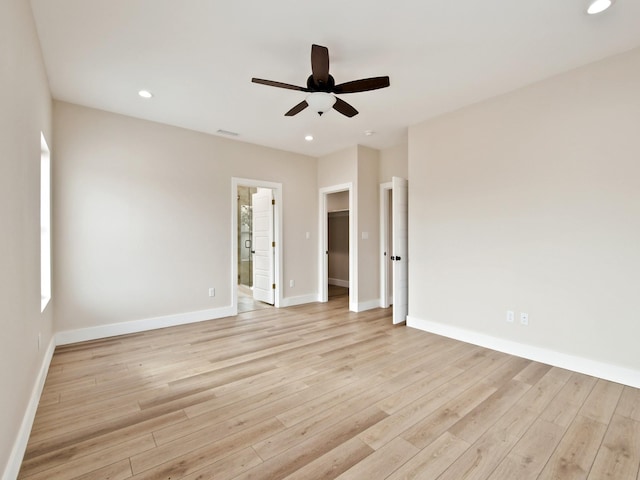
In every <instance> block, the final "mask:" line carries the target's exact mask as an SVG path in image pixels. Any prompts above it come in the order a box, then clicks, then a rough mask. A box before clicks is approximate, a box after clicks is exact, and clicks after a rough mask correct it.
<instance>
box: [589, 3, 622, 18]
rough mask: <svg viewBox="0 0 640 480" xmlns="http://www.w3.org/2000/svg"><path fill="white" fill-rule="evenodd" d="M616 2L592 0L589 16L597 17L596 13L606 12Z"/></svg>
mask: <svg viewBox="0 0 640 480" xmlns="http://www.w3.org/2000/svg"><path fill="white" fill-rule="evenodd" d="M614 1H615V0H591V2H590V3H589V7H588V8H587V13H588V14H589V15H595V14H596V13H600V12H604V11H605V10H606V9H607V8H609V7H610V6H611V5H613V2H614Z"/></svg>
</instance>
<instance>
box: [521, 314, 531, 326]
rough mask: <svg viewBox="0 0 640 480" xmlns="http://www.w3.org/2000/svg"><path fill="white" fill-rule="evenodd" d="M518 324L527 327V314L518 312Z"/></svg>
mask: <svg viewBox="0 0 640 480" xmlns="http://www.w3.org/2000/svg"><path fill="white" fill-rule="evenodd" d="M520 323H521V324H522V325H529V314H528V313H524V312H520Z"/></svg>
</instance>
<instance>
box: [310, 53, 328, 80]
mask: <svg viewBox="0 0 640 480" xmlns="http://www.w3.org/2000/svg"><path fill="white" fill-rule="evenodd" d="M311 72H313V73H312V76H313V80H314V81H315V82H316V85H320V84H326V83H327V82H328V81H329V49H328V48H327V47H322V46H320V45H315V44H314V45H311Z"/></svg>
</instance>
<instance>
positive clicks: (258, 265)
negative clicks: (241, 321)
mask: <svg viewBox="0 0 640 480" xmlns="http://www.w3.org/2000/svg"><path fill="white" fill-rule="evenodd" d="M251 197H252V205H253V207H252V211H253V233H252V235H251V237H252V238H251V244H252V246H253V252H252V253H253V298H254V299H255V300H259V301H261V302H265V303H269V304H271V305H273V303H274V294H275V290H274V288H275V287H274V253H275V248H274V244H273V191H272V190H271V189H270V188H258V191H257V193H254V194H253V195H252V196H251Z"/></svg>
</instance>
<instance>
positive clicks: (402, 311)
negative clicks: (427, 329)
mask: <svg viewBox="0 0 640 480" xmlns="http://www.w3.org/2000/svg"><path fill="white" fill-rule="evenodd" d="M392 183H393V194H392V198H391V203H392V212H393V213H392V237H393V246H392V250H391V252H392V253H391V260H392V261H393V262H392V263H393V323H394V324H396V323H401V322H404V321H406V319H407V313H408V311H409V271H408V269H407V253H408V250H409V248H408V243H409V242H408V238H409V235H408V233H409V229H408V215H409V191H408V182H407V180H406V179H404V178H400V177H393V179H392Z"/></svg>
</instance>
